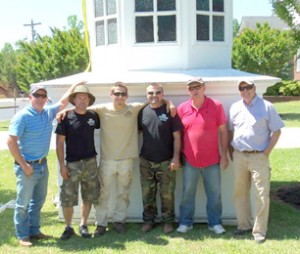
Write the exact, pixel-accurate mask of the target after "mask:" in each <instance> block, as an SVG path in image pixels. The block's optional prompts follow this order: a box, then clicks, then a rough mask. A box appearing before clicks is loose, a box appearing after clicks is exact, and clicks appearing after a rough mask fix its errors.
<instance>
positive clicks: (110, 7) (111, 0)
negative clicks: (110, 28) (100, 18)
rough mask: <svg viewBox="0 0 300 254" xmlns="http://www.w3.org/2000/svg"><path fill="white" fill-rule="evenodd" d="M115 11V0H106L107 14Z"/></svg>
mask: <svg viewBox="0 0 300 254" xmlns="http://www.w3.org/2000/svg"><path fill="white" fill-rule="evenodd" d="M116 13H117V6H116V0H107V15H112V14H116Z"/></svg>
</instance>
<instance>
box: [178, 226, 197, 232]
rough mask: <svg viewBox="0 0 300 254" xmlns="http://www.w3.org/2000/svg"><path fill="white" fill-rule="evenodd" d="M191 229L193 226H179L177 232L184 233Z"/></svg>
mask: <svg viewBox="0 0 300 254" xmlns="http://www.w3.org/2000/svg"><path fill="white" fill-rule="evenodd" d="M192 229H193V225H191V226H187V225H179V227H178V228H177V232H180V233H186V232H188V231H190V230H192Z"/></svg>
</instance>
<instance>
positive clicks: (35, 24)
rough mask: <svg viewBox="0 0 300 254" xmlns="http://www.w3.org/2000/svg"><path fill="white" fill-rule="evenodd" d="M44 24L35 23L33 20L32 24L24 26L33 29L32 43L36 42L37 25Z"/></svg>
mask: <svg viewBox="0 0 300 254" xmlns="http://www.w3.org/2000/svg"><path fill="white" fill-rule="evenodd" d="M41 24H42V23H40V22H39V23H34V22H33V20H31V23H30V24H24V26H30V27H31V38H32V42H34V40H35V36H36V32H35V30H34V27H35V26H37V25H41Z"/></svg>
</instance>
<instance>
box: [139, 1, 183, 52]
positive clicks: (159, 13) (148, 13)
mask: <svg viewBox="0 0 300 254" xmlns="http://www.w3.org/2000/svg"><path fill="white" fill-rule="evenodd" d="M157 2H158V0H153V11H143V12H136V11H135V1H134V4H133V26H134V35H133V38H134V41H133V44H134V45H135V46H145V45H147V46H148V45H177V44H178V43H179V25H178V20H179V10H178V6H179V2H178V0H175V10H171V11H170V10H168V11H158V8H157V7H158V4H157ZM147 16H151V17H152V18H153V38H154V40H153V41H149V42H137V38H136V32H137V31H136V18H137V17H147ZM161 16H175V33H176V34H175V37H176V39H175V40H174V41H159V33H158V30H159V27H158V19H159V17H161Z"/></svg>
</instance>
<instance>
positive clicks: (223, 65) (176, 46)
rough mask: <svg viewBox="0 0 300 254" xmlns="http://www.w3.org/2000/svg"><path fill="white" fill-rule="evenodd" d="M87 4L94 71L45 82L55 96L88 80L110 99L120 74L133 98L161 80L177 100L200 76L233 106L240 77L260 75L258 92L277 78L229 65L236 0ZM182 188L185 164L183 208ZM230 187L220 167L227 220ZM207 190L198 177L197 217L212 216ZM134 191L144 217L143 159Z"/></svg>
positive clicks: (133, 215) (132, 213)
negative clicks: (192, 81) (233, 1)
mask: <svg viewBox="0 0 300 254" xmlns="http://www.w3.org/2000/svg"><path fill="white" fill-rule="evenodd" d="M86 4H87V5H86V10H87V25H88V31H89V39H90V40H89V43H90V49H91V67H92V68H91V69H92V71H91V72H85V73H79V74H76V75H73V76H69V77H64V78H60V79H56V80H50V81H47V82H43V84H45V85H47V86H48V91H49V95H50V96H51V98H52V99H53V101H56V100H57V99H58V98H59V97H60V95H61V94H62V93H63V92H64V91H65V90H66V88H67V87H68V86H69V85H70V84H72V83H74V82H78V81H80V80H87V85H88V86H89V88H90V90H91V92H93V93H94V94H95V96H96V98H97V99H96V103H102V102H108V101H111V98H110V96H109V94H110V87H111V86H112V85H113V84H114V83H115V82H116V81H123V82H125V83H126V84H127V86H128V88H129V101H145V99H146V92H145V90H146V86H147V85H148V84H149V83H152V82H161V83H162V84H163V85H164V89H165V95H166V97H167V98H168V99H171V100H172V101H173V102H174V103H175V104H176V105H178V104H179V103H181V102H183V101H186V100H187V99H188V98H189V96H188V92H187V90H186V86H185V82H186V81H187V80H188V79H190V78H191V77H193V76H200V77H202V78H203V79H204V80H205V81H206V86H207V90H206V91H207V92H206V94H207V95H208V96H210V97H213V98H216V99H218V100H220V101H221V102H222V103H223V104H224V107H225V110H226V111H227V110H228V108H229V106H230V105H231V103H232V102H233V101H236V100H238V99H239V92H238V89H237V82H238V80H240V79H244V78H246V79H251V80H254V81H255V83H256V85H257V92H258V94H262V93H264V92H265V90H266V88H267V87H268V86H271V85H273V84H274V83H276V82H278V81H279V79H278V78H275V77H270V76H262V75H255V74H251V73H245V72H240V71H237V70H234V69H232V68H231V48H232V0H164V1H161V0H90V1H86ZM100 131H101V130H100ZM124 131H126V130H124ZM98 134H99V133H97V137H96V140H97V146H98V147H97V148H98V151H99V135H98ZM181 188H182V181H181V172H178V173H177V187H176V215H177V216H178V206H179V202H180V198H181ZM232 188H233V170H232V168H231V166H230V167H229V168H228V169H227V170H226V171H223V172H222V199H223V221H224V223H231V222H233V221H235V211H234V208H233V205H232V201H231V200H232V191H233V189H232ZM203 193H204V190H203V185H202V182H201V181H200V182H199V187H198V192H197V196H196V198H197V202H196V214H195V220H196V221H205V220H206V211H205V204H206V198H205V195H204V194H203ZM130 198H131V202H130V206H129V208H128V214H127V217H128V221H130V220H131V221H141V220H142V198H141V187H140V181H139V170H138V159H137V160H136V168H135V175H134V179H133V184H132V190H131V196H130ZM76 216H77V217H76ZM91 217H93V211H92V214H91ZM60 218H62V213H61V211H60ZM76 218H79V210H77V215H75V219H76Z"/></svg>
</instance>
